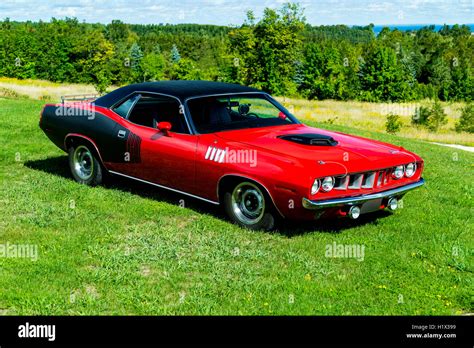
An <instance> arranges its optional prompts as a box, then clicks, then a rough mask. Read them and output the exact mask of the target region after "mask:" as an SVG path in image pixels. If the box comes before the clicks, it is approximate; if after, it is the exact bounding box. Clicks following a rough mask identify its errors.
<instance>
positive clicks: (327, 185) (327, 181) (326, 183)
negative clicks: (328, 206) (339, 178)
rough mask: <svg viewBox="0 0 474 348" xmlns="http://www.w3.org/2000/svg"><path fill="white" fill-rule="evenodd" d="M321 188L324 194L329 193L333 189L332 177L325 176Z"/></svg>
mask: <svg viewBox="0 0 474 348" xmlns="http://www.w3.org/2000/svg"><path fill="white" fill-rule="evenodd" d="M321 188H322V189H323V191H324V192H329V191H331V190H332V189H333V188H334V178H333V177H332V176H327V177H325V178H324V179H323V183H322V184H321Z"/></svg>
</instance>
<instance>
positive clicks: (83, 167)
mask: <svg viewBox="0 0 474 348" xmlns="http://www.w3.org/2000/svg"><path fill="white" fill-rule="evenodd" d="M69 167H70V169H71V173H72V176H73V177H74V179H75V180H76V181H77V182H79V183H81V184H85V185H90V186H95V185H99V184H100V183H101V182H102V166H101V164H100V162H99V161H98V160H97V158H96V156H95V154H94V152H92V151H91V150H90V149H89V147H88V146H87V145H83V144H81V145H77V146H76V147H71V148H70V149H69Z"/></svg>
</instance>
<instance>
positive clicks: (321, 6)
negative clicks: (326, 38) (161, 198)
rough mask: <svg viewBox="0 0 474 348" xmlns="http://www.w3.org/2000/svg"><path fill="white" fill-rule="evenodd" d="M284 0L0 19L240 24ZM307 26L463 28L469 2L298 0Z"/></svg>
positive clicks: (0, 6) (87, 2)
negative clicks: (459, 26) (458, 25)
mask: <svg viewBox="0 0 474 348" xmlns="http://www.w3.org/2000/svg"><path fill="white" fill-rule="evenodd" d="M285 2H287V0H260V1H259V0H173V1H169V0H139V1H134V0H56V1H53V0H49V1H47V0H1V2H0V19H5V18H6V17H9V18H10V19H11V20H17V21H26V20H33V21H38V20H40V19H41V20H43V21H49V20H50V19H51V17H55V18H64V17H76V18H78V19H79V20H80V21H86V22H89V23H97V22H100V23H110V22H111V21H112V20H113V19H120V20H122V21H123V22H126V23H134V24H158V23H171V24H177V23H198V24H217V25H240V24H242V22H243V20H244V19H245V14H246V12H247V10H253V11H254V13H255V15H256V16H257V18H259V17H260V16H261V15H262V11H263V9H264V8H265V7H272V8H279V7H281V6H282V5H283V3H285ZM294 2H299V3H300V4H301V5H302V7H303V8H305V16H306V19H307V21H308V23H310V24H312V25H329V24H346V25H367V24H369V23H374V24H376V25H381V24H396V25H403V24H455V23H458V24H467V23H473V22H474V19H473V13H474V11H473V7H474V0H392V1H383V0H299V1H294Z"/></svg>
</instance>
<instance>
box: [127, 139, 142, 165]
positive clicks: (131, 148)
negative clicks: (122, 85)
mask: <svg viewBox="0 0 474 348" xmlns="http://www.w3.org/2000/svg"><path fill="white" fill-rule="evenodd" d="M141 143H142V139H141V138H140V137H139V136H138V135H136V134H134V133H132V132H130V133H129V135H128V138H127V152H128V154H129V156H130V160H129V161H128V162H129V163H140V162H141V156H140V145H141Z"/></svg>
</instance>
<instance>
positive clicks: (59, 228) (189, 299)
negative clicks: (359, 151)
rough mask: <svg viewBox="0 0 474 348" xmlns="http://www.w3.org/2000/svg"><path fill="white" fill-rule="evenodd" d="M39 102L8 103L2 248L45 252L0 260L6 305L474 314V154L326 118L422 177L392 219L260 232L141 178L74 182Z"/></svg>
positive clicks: (77, 309) (32, 310) (1, 310)
mask: <svg viewBox="0 0 474 348" xmlns="http://www.w3.org/2000/svg"><path fill="white" fill-rule="evenodd" d="M41 107H42V102H40V101H34V100H27V99H23V100H14V99H0V141H1V149H2V152H1V166H0V187H1V193H0V212H1V218H0V245H1V244H3V245H6V244H7V243H9V244H10V245H12V244H13V245H20V244H28V245H33V246H37V248H38V258H37V260H36V261H34V260H32V259H28V258H19V257H16V258H13V257H1V258H0V314H3V315H39V314H41V315H107V314H124V315H178V314H182V315H208V314H212V315H233V314H236V315H297V314H300V315H343V314H346V315H394V314H403V315H441V314H446V315H458V314H466V313H472V312H473V288H474V284H473V263H472V261H473V246H474V237H473V223H472V216H473V199H472V196H473V193H474V192H473V191H474V189H473V180H472V177H473V168H474V167H473V164H474V154H472V153H468V152H462V151H457V152H456V151H454V150H452V149H448V148H444V147H440V146H436V145H431V144H428V143H424V142H420V141H415V140H409V139H406V138H401V137H396V136H390V135H384V134H380V133H372V132H367V131H361V130H356V129H352V128H348V127H344V126H335V125H324V127H326V128H330V129H335V130H340V131H344V132H347V133H352V134H358V135H362V136H367V137H370V138H374V139H379V140H383V141H388V142H391V143H394V144H398V145H402V146H404V147H406V148H407V149H409V150H411V151H414V152H416V153H418V154H419V155H421V156H422V157H423V158H424V159H425V164H426V169H425V174H424V177H425V179H426V181H427V184H426V186H425V187H423V188H421V189H419V190H417V191H414V192H411V193H409V194H408V195H407V196H406V197H405V198H404V200H403V208H402V209H400V210H398V211H397V212H395V213H393V214H392V213H388V212H381V213H377V214H372V215H367V216H364V217H363V218H361V219H360V220H359V221H357V222H352V221H348V220H342V221H325V222H314V223H312V224H304V225H302V224H301V225H298V224H296V223H287V224H286V225H284V226H283V227H282V228H281V229H280V230H279V231H276V232H273V233H266V232H251V231H247V230H244V229H241V228H239V227H236V226H234V225H232V224H231V223H229V222H228V221H227V220H226V219H225V218H224V215H223V214H222V213H221V212H220V211H219V209H218V208H215V207H212V206H207V205H204V204H203V203H201V202H199V201H194V200H190V199H187V198H184V197H182V196H179V195H177V194H170V193H168V192H165V191H161V190H158V189H155V188H152V187H151V186H146V185H144V184H143V185H142V184H139V183H135V182H132V181H128V180H124V179H117V178H114V179H113V180H110V181H109V182H108V183H107V184H105V185H104V186H101V187H96V188H90V187H85V186H81V185H79V184H77V183H75V182H74V181H73V180H72V178H71V177H70V174H69V170H68V167H67V157H66V156H65V154H64V153H62V152H61V151H60V150H59V149H57V148H56V147H55V146H54V145H53V144H52V143H51V142H50V141H49V140H48V139H47V138H46V136H45V135H44V134H43V133H42V131H41V130H40V129H39V128H38V118H39V112H40V110H41ZM313 125H318V124H317V123H313ZM320 126H322V125H320ZM181 199H185V207H184V208H183V207H181V206H180V205H179V201H180V200H181ZM334 242H336V243H337V244H344V245H352V244H357V245H359V246H361V245H362V246H364V247H365V255H364V260H363V261H358V260H356V259H353V258H328V257H326V256H325V250H326V245H328V244H333V243H334Z"/></svg>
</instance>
